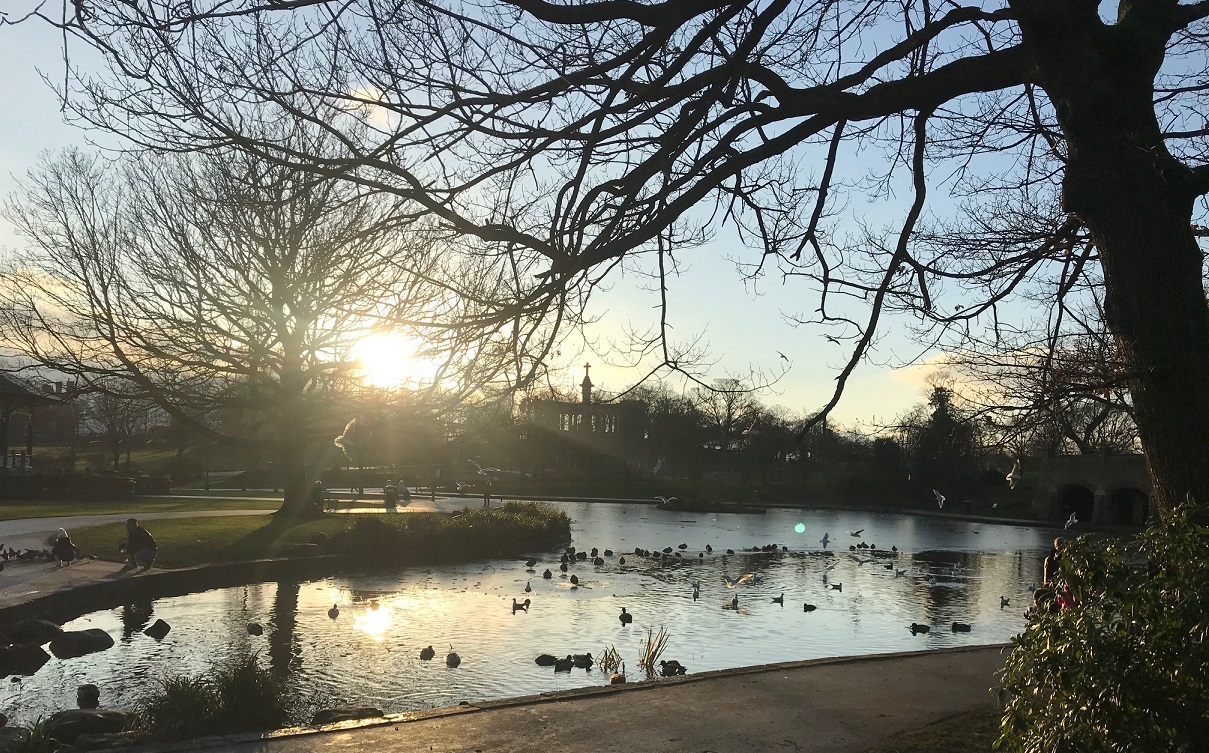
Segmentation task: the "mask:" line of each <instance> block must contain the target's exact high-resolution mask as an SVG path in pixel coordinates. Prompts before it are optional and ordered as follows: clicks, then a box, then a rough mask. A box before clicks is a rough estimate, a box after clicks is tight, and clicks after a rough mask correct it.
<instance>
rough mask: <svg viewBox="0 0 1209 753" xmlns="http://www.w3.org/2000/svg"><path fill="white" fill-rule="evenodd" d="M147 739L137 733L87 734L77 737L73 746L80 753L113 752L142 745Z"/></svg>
mask: <svg viewBox="0 0 1209 753" xmlns="http://www.w3.org/2000/svg"><path fill="white" fill-rule="evenodd" d="M144 742H146V739H145V738H144V737H143V736H142V735H139V734H138V733H135V732H85V733H84V734H82V735H79V736H78V737H76V741H75V743H74V744H73V745H72V747H74V748H75V749H76V750H78V751H80V753H87V751H90V750H113V749H114V748H129V747H130V746H131V745H142V744H143V743H144Z"/></svg>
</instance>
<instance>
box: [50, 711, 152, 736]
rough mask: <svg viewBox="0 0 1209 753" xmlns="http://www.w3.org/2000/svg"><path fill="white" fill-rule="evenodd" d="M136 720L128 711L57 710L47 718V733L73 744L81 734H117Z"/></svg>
mask: <svg viewBox="0 0 1209 753" xmlns="http://www.w3.org/2000/svg"><path fill="white" fill-rule="evenodd" d="M133 722H134V715H133V714H131V713H130V712H128V711H100V710H98V709H69V710H67V711H56V712H55V713H53V714H51V715H50V717H49V718H47V720H46V734H47V736H49V737H52V738H54V739H55V740H58V741H59V742H62V743H68V744H73V743H75V741H76V738H78V737H79V736H80V735H97V734H117V733H118V732H121V731H122V730H124V729H126V728H127V727H129V726H131V725H132V724H133Z"/></svg>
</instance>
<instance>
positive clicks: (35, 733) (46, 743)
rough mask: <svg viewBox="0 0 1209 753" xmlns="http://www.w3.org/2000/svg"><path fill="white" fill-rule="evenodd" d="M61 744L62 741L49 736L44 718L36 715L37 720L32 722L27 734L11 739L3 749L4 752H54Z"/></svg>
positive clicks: (48, 729)
mask: <svg viewBox="0 0 1209 753" xmlns="http://www.w3.org/2000/svg"><path fill="white" fill-rule="evenodd" d="M62 746H63V744H62V743H60V742H59V741H58V740H55V739H54V738H52V737H51V736H50V728H49V726H48V725H47V723H46V720H45V719H43V718H42V717H38V721H36V722H34V723H33V725H32V726H31V727H30V728H29V732H28V733H27V734H23V735H21V736H20V737H18V738H15V739H13V740H12V741H11V742H9V743H8V745H7V747H4V748H3V750H4V751H5V753H55V751H57V750H58V749H59V748H61V747H62Z"/></svg>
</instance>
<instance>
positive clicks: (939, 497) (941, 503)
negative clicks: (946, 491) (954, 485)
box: [932, 489, 945, 510]
mask: <svg viewBox="0 0 1209 753" xmlns="http://www.w3.org/2000/svg"><path fill="white" fill-rule="evenodd" d="M932 496H934V497H936V506H937V507H939V508H940V509H942V510H943V509H945V495H943V494H941V493H940V492H938V491H936V490H935V489H933V490H932Z"/></svg>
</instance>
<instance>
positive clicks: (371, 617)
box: [353, 601, 394, 643]
mask: <svg viewBox="0 0 1209 753" xmlns="http://www.w3.org/2000/svg"><path fill="white" fill-rule="evenodd" d="M393 621H394V615H393V614H392V613H391V609H390V607H387V606H383V605H381V604H379V603H378V602H377V601H374V602H371V603H370V604H368V605H367V606H366V607H365V608H364V611H362V612H361V613H359V614H356V615H354V616H353V630H360V631H361V632H362V633H365V634H366V635H368V636H369V637H371V638H373V639H374V640H375V641H376V642H378V643H381V642H382V640H383V639H384V638H385V637H386V632H387V631H388V630H389V629H390V625H391V622H393Z"/></svg>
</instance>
